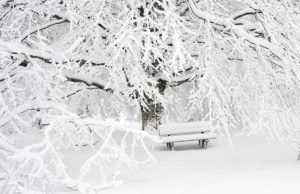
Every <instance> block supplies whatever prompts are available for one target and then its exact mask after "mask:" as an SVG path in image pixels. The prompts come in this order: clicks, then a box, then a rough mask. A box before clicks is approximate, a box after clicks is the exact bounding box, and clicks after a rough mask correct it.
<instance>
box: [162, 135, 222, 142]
mask: <svg viewBox="0 0 300 194" xmlns="http://www.w3.org/2000/svg"><path fill="white" fill-rule="evenodd" d="M216 138H217V136H216V134H214V133H199V134H181V135H172V136H164V137H161V138H160V140H161V141H162V142H163V143H172V142H184V141H195V140H202V139H216Z"/></svg>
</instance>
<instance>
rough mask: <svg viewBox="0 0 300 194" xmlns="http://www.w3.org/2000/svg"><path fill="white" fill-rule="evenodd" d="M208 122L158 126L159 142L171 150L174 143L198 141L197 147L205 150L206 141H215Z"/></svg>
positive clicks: (214, 135)
mask: <svg viewBox="0 0 300 194" xmlns="http://www.w3.org/2000/svg"><path fill="white" fill-rule="evenodd" d="M211 128H212V127H211V125H210V123H209V122H188V123H172V124H163V125H160V126H158V130H159V135H160V140H161V141H162V142H163V143H166V144H167V147H168V148H169V149H170V150H173V148H174V143H175V142H185V141H199V145H200V146H202V147H203V148H207V144H208V141H209V140H210V139H215V138H216V134H214V133H212V132H211Z"/></svg>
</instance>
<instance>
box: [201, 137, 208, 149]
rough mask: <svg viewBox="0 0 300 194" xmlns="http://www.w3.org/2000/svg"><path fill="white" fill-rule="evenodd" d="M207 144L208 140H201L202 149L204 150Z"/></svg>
mask: <svg viewBox="0 0 300 194" xmlns="http://www.w3.org/2000/svg"><path fill="white" fill-rule="evenodd" d="M207 144H208V139H204V140H202V147H203V148H204V149H206V148H207Z"/></svg>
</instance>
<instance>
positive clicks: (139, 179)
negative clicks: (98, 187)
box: [103, 135, 300, 194]
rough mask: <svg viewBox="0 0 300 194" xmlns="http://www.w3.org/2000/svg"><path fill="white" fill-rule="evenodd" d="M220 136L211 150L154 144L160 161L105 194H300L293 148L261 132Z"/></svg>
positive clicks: (131, 174)
mask: <svg viewBox="0 0 300 194" xmlns="http://www.w3.org/2000/svg"><path fill="white" fill-rule="evenodd" d="M232 140H233V146H232V145H230V143H229V142H228V141H226V140H224V141H222V142H220V138H219V139H217V140H213V141H211V142H210V143H209V145H208V148H207V149H201V148H200V147H198V145H197V142H186V143H177V144H176V145H175V151H169V150H167V148H166V146H165V145H161V144H158V145H156V147H155V148H154V151H153V152H154V155H155V157H156V158H157V160H158V161H157V164H147V165H144V166H142V167H141V168H140V170H139V171H138V172H136V171H135V172H127V173H125V174H123V175H122V177H121V178H122V179H123V180H124V181H125V182H124V184H122V185H121V186H119V187H117V188H113V189H107V190H104V191H103V193H104V194H200V193H203V194H211V193H214V194H222V193H223V194H227V193H228V194H229V193H230V194H247V193H249V194H250V193H251V194H269V193H270V194H277V193H278V194H299V193H300V161H298V160H297V154H296V153H295V152H293V151H292V149H291V148H289V147H286V146H284V145H281V144H279V143H278V142H276V141H273V140H268V141H267V140H265V139H262V138H259V137H256V136H250V137H248V136H238V135H233V137H232Z"/></svg>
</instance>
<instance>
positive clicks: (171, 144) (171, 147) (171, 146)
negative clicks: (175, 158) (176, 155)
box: [170, 142, 174, 151]
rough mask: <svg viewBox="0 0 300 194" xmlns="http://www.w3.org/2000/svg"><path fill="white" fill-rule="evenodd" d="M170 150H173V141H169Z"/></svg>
mask: <svg viewBox="0 0 300 194" xmlns="http://www.w3.org/2000/svg"><path fill="white" fill-rule="evenodd" d="M170 150H172V151H174V143H173V142H172V143H170Z"/></svg>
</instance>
